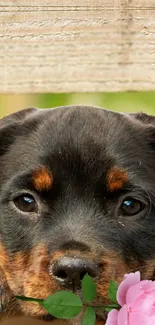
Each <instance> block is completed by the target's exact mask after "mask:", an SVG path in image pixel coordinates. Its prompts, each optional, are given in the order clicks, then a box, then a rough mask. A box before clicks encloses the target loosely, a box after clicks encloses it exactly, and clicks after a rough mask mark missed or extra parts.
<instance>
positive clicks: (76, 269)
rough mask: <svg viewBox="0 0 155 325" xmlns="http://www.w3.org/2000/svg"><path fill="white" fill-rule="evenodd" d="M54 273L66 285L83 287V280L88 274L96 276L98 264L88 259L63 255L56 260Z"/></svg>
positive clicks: (53, 268) (53, 267)
mask: <svg viewBox="0 0 155 325" xmlns="http://www.w3.org/2000/svg"><path fill="white" fill-rule="evenodd" d="M51 271H52V275H53V276H54V277H55V278H56V279H57V280H58V281H59V282H61V284H63V285H64V286H65V287H67V288H68V287H73V288H75V289H77V288H79V287H81V280H82V279H83V277H84V276H85V275H86V274H89V275H90V276H91V277H96V276H97V273H98V266H97V265H96V264H95V263H94V262H92V261H90V260H87V259H80V258H73V257H72V258H71V257H63V258H60V259H59V260H57V261H55V262H54V264H53V265H52V268H51Z"/></svg>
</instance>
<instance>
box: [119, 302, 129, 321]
mask: <svg viewBox="0 0 155 325" xmlns="http://www.w3.org/2000/svg"><path fill="white" fill-rule="evenodd" d="M118 325H129V322H128V308H127V305H124V306H123V307H122V308H121V309H120V310H119V313H118Z"/></svg>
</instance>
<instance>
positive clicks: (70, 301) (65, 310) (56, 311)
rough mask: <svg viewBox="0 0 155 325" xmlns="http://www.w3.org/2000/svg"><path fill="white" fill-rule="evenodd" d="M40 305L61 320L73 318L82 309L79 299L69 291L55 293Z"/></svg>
mask: <svg viewBox="0 0 155 325" xmlns="http://www.w3.org/2000/svg"><path fill="white" fill-rule="evenodd" d="M40 304H41V306H42V307H44V308H45V309H46V310H47V311H48V312H49V313H50V314H51V315H53V316H55V317H57V318H61V319H69V318H73V317H75V316H76V315H78V314H79V313H80V311H81V309H82V307H83V304H82V301H81V299H80V298H79V297H78V296H76V295H75V294H74V293H73V292H69V291H59V292H56V293H54V294H53V295H51V296H49V297H48V298H47V299H45V300H44V301H43V302H41V303H40Z"/></svg>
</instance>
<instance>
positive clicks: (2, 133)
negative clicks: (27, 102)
mask: <svg viewBox="0 0 155 325" xmlns="http://www.w3.org/2000/svg"><path fill="white" fill-rule="evenodd" d="M38 111H39V110H38V109H36V108H27V109H24V110H22V111H19V112H16V113H13V114H11V115H8V116H6V117H4V118H2V119H0V156H1V155H2V154H4V153H5V152H6V151H7V149H8V148H9V146H10V145H11V144H12V143H13V142H14V139H15V137H16V136H17V135H18V134H19V135H22V133H23V127H24V126H25V125H26V121H29V119H30V120H31V119H32V121H33V116H35V115H36V113H38Z"/></svg>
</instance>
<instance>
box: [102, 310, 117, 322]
mask: <svg viewBox="0 0 155 325" xmlns="http://www.w3.org/2000/svg"><path fill="white" fill-rule="evenodd" d="M117 318H118V310H116V309H113V310H111V311H110V312H109V313H108V317H107V321H106V323H105V325H118V321H117Z"/></svg>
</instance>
